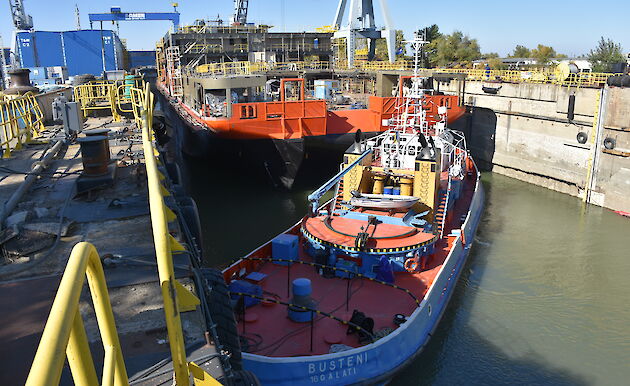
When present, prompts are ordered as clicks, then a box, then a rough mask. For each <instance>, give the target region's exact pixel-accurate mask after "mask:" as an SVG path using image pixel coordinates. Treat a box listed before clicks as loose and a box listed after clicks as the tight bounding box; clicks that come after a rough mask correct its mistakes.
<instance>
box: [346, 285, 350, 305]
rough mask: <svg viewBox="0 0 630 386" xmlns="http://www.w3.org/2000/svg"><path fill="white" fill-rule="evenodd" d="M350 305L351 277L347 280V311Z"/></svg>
mask: <svg viewBox="0 0 630 386" xmlns="http://www.w3.org/2000/svg"><path fill="white" fill-rule="evenodd" d="M349 307H350V277H348V280H346V311H348V310H349Z"/></svg>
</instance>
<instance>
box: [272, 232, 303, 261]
mask: <svg viewBox="0 0 630 386" xmlns="http://www.w3.org/2000/svg"><path fill="white" fill-rule="evenodd" d="M298 240H299V239H298V237H297V236H296V235H289V234H281V235H279V236H276V238H275V239H273V240H271V257H272V258H273V259H282V260H291V261H295V260H297V259H298ZM274 264H278V265H289V264H291V262H288V261H274Z"/></svg>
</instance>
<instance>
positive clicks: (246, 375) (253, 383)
mask: <svg viewBox="0 0 630 386" xmlns="http://www.w3.org/2000/svg"><path fill="white" fill-rule="evenodd" d="M232 384H233V385H234V386H261V383H260V381H259V380H258V377H256V374H254V373H252V372H251V371H249V370H240V371H235V372H234V381H233V383H232Z"/></svg>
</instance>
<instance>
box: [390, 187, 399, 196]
mask: <svg viewBox="0 0 630 386" xmlns="http://www.w3.org/2000/svg"><path fill="white" fill-rule="evenodd" d="M392 194H393V195H396V196H400V188H399V187H395V188H394V189H393V190H392Z"/></svg>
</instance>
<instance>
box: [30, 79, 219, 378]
mask: <svg viewBox="0 0 630 386" xmlns="http://www.w3.org/2000/svg"><path fill="white" fill-rule="evenodd" d="M129 97H130V103H131V106H132V111H133V112H134V119H135V120H136V123H139V125H140V127H141V128H142V141H143V143H142V145H143V151H144V155H145V167H146V171H147V184H148V190H149V207H150V212H151V226H152V228H153V241H154V245H155V253H156V260H157V266H158V276H159V281H160V288H161V291H162V297H163V301H164V314H165V319H166V327H167V332H168V338H169V345H170V349H171V357H172V361H173V371H174V381H175V384H176V385H178V386H183V385H189V384H190V382H189V380H190V375H192V378H193V380H194V383H195V385H197V386H215V385H220V383H219V382H218V381H216V380H215V379H214V378H213V377H211V376H210V375H209V374H208V373H206V372H205V371H204V370H203V369H202V368H200V367H199V366H198V365H197V364H195V363H194V362H188V361H187V358H186V348H185V341H184V334H183V331H182V325H181V316H180V312H183V311H192V310H194V309H195V308H196V306H197V305H199V304H200V301H199V299H198V298H197V297H196V296H195V295H194V294H193V293H192V292H190V291H189V290H188V289H187V288H186V287H184V286H183V285H182V284H181V283H180V282H178V281H177V280H176V279H175V272H174V267H173V256H172V254H173V252H182V251H185V248H184V247H183V246H182V245H181V244H180V243H179V242H178V241H177V240H175V238H174V237H173V236H171V234H170V233H169V231H168V223H169V222H170V221H174V220H175V219H176V218H177V217H176V216H175V214H174V213H173V211H171V209H169V208H168V207H167V206H166V204H165V201H164V197H165V196H168V195H170V193H169V192H168V190H167V189H166V188H165V187H164V186H163V185H162V183H161V182H160V181H161V180H162V179H164V178H163V176H161V174H160V172H159V170H158V168H157V165H158V160H159V159H158V158H157V156H158V155H159V152H158V151H157V149H156V148H155V147H154V144H153V143H154V136H153V132H152V130H151V127H152V123H153V108H154V102H155V101H154V95H153V94H152V93H151V91H150V87H149V84H143V87H142V88H137V87H131V88H130V90H129ZM161 177H162V178H161ZM85 276H87V278H88V285H89V287H90V292H91V294H92V302H93V304H94V310H95V313H96V319H97V322H98V327H99V331H100V334H101V339H102V341H103V348H104V352H105V356H104V360H103V372H102V374H103V375H102V379H101V384H102V385H115V386H121V385H128V384H129V381H128V378H127V372H126V369H125V363H124V360H123V356H122V351H121V349H120V342H119V340H118V335H117V333H116V325H115V322H114V316H113V312H112V308H111V304H110V301H109V294H108V292H107V283H106V281H105V276H104V272H103V267H102V265H101V262H100V258H99V256H98V253H97V252H96V248H94V246H93V245H92V244H90V243H86V242H81V243H79V244H77V245H75V247H74V248H73V250H72V254H71V255H70V259H69V260H68V264H67V266H66V270H65V273H64V275H63V277H62V279H61V284H60V285H59V289H58V290H57V295H56V296H55V300H54V302H53V306H52V310H51V312H50V315H49V317H48V321H47V322H46V326H45V327H44V333H43V335H42V339H41V341H40V344H39V346H38V349H37V353H36V354H35V359H34V360H33V364H32V366H31V371H30V372H29V376H28V379H27V382H26V384H27V385H28V386H31V385H32V386H39V385H46V386H48V385H57V384H59V381H60V378H61V371H62V369H63V365H64V362H65V359H66V358H67V359H68V363H69V365H70V370H71V372H72V377H73V380H74V382H75V384H78V385H96V384H98V383H99V382H98V379H97V376H96V370H95V367H94V362H93V360H92V355H91V353H90V348H89V343H88V340H87V335H86V333H85V327H84V326H83V320H82V318H81V314H80V311H79V298H80V295H81V290H82V288H83V283H84V278H85ZM64 351H65V355H64Z"/></svg>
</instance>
